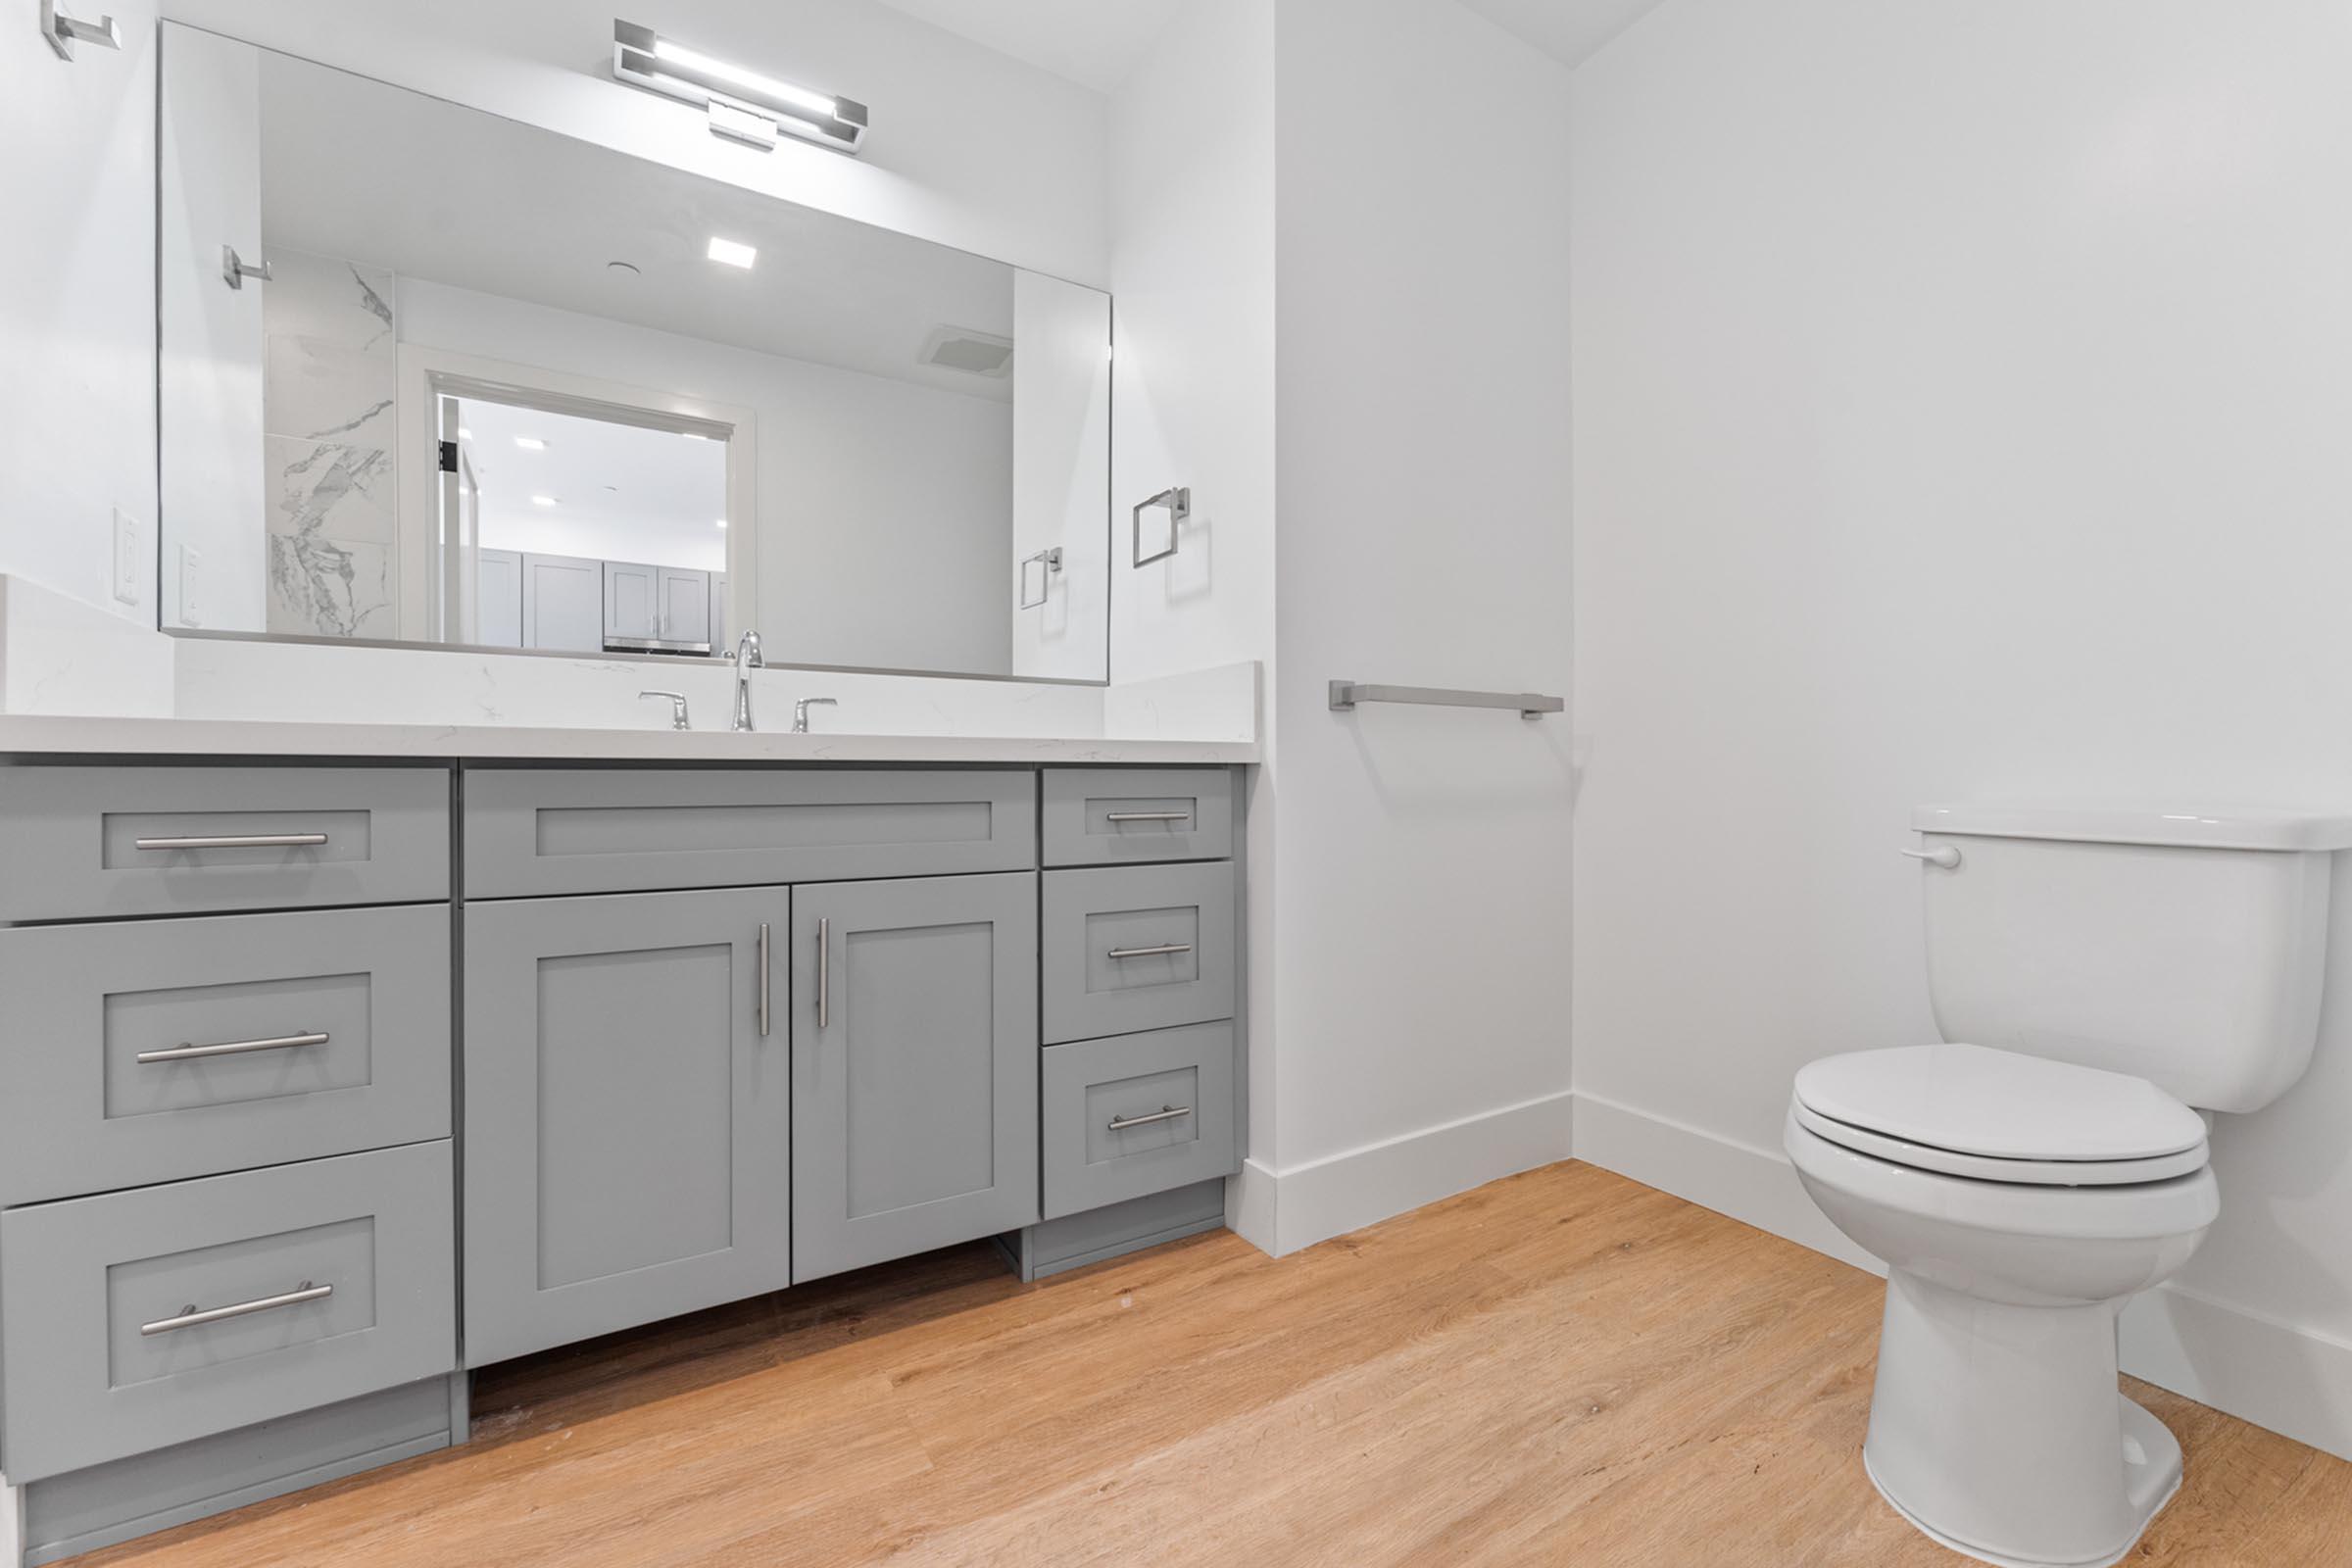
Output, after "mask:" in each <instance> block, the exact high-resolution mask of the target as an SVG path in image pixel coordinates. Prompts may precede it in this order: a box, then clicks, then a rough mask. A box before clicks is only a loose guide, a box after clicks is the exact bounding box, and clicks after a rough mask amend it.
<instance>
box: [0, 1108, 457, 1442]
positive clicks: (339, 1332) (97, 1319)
mask: <svg viewBox="0 0 2352 1568" xmlns="http://www.w3.org/2000/svg"><path fill="white" fill-rule="evenodd" d="M453 1232H454V1222H453V1217H452V1207H451V1188H450V1146H449V1145H448V1143H446V1142H435V1143H429V1144H413V1145H410V1146H409V1147H407V1148H404V1149H386V1150H378V1151H376V1152H372V1153H367V1154H345V1155H343V1156H341V1157H340V1158H336V1159H321V1160H312V1161H309V1162H306V1163H303V1164H299V1165H280V1166H276V1167H274V1168H272V1169H270V1170H257V1171H246V1172H243V1173H241V1174H239V1175H235V1176H211V1177H206V1178H204V1179H203V1180H201V1181H192V1182H175V1183H173V1184H172V1185H171V1186H168V1187H148V1188H142V1189H138V1190H136V1191H132V1192H124V1193H111V1194H108V1195H107V1196H105V1197H102V1198H80V1199H73V1200H71V1201H66V1202H61V1203H43V1204H38V1205H35V1206H33V1207H30V1208H15V1209H10V1210H8V1211H6V1212H5V1213H0V1321H5V1323H6V1324H7V1337H6V1343H5V1347H0V1377H4V1379H5V1381H4V1382H0V1388H4V1389H5V1392H6V1404H7V1408H6V1418H5V1427H4V1429H0V1457H4V1458H5V1461H6V1463H7V1465H8V1477H9V1479H10V1480H11V1481H15V1482H19V1483H23V1482H25V1481H33V1480H38V1479H39V1478H41V1477H44V1476H53V1475H60V1474H63V1473H64V1472H66V1471H69V1470H78V1469H81V1468H82V1467H84V1466H86V1465H92V1464H98V1463H101V1462H103V1461H105V1460H108V1459H116V1458H121V1457H122V1456H123V1455H124V1454H130V1453H142V1452H145V1451H147V1450H149V1449H153V1448H161V1447H165V1446H170V1445H172V1444H174V1443H184V1442H187V1441H188V1440H189V1439H192V1438H198V1437H203V1436H205V1435H206V1434H208V1433H214V1432H226V1431H229V1430H232V1429H234V1428H237V1427H244V1426H250V1425H252V1424H253V1423H254V1422H257V1421H267V1420H269V1419H270V1418H272V1417H274V1416H281V1415H286V1414H288V1413H290V1412H292V1411H296V1410H306V1409H309V1408H311V1407H312V1406H314V1405H320V1404H329V1403H332V1402H333V1401H335V1400H337V1399H347V1398H350V1397H353V1396H355V1395H360V1394H366V1393H368V1392H369V1391H371V1390H375V1389H385V1388H391V1387H393V1386H395V1385H397V1384H402V1383H410V1382H414V1381H415V1380H417V1379H418V1378H425V1377H431V1376H434V1375H435V1374H437V1373H443V1372H448V1371H451V1370H453V1369H454V1368H455V1367H456V1365H457V1309H456V1288H455V1278H454V1275H455V1258H454V1247H455V1237H454V1234H453ZM306 1285H307V1286H308V1288H309V1289H311V1290H313V1291H316V1290H319V1289H320V1288H324V1287H331V1288H332V1289H331V1294H328V1295H326V1296H324V1297H323V1298H319V1299H308V1300H300V1301H295V1302H291V1303H287V1304H283V1305H273V1306H264V1307H262V1308H261V1309H260V1310H256V1311H252V1312H248V1313H244V1314H241V1315H235V1316H228V1317H224V1318H221V1319H220V1320H218V1321H213V1322H207V1323H199V1324H195V1325H191V1326H187V1327H181V1328H173V1329H170V1330H167V1331H165V1332H160V1333H154V1334H148V1333H142V1332H141V1329H142V1326H143V1325H148V1324H158V1323H163V1322H167V1321H169V1320H171V1319H173V1318H177V1317H180V1316H183V1315H184V1314H185V1313H186V1312H187V1310H188V1309H190V1308H193V1309H195V1310H197V1311H208V1310H212V1309H216V1308H220V1307H227V1306H244V1305H247V1304H250V1303H259V1302H269V1301H271V1300H273V1299H278V1298H281V1297H284V1296H288V1295H293V1294H295V1293H297V1292H299V1291H301V1290H302V1289H304V1288H305V1287H306Z"/></svg>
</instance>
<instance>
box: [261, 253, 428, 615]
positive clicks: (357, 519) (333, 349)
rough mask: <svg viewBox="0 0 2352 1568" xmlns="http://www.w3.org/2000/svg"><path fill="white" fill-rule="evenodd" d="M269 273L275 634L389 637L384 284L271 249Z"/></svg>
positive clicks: (392, 363)
mask: <svg viewBox="0 0 2352 1568" xmlns="http://www.w3.org/2000/svg"><path fill="white" fill-rule="evenodd" d="M270 270H271V272H272V274H273V275H272V276H271V278H270V282H269V284H268V285H267V288H268V293H267V294H266V295H265V296H264V308H263V317H262V320H263V326H264V330H265V331H266V332H267V334H268V336H269V353H268V360H267V370H266V375H265V379H264V383H263V395H262V417H263V424H264V427H265V428H266V429H267V430H268V432H269V435H268V438H267V440H266V441H265V442H264V446H265V448H266V453H267V459H268V462H267V466H266V473H267V478H268V483H269V490H270V516H269V526H270V630H271V631H273V632H300V633H305V634H308V635H312V636H325V637H393V636H397V635H399V622H400V606H399V594H400V587H399V578H398V574H397V572H396V571H395V569H394V556H393V547H394V543H395V538H394V532H393V527H394V523H393V517H394V514H393V508H392V453H393V445H394V443H393V428H394V423H395V418H396V416H395V411H394V402H395V399H396V397H397V393H398V386H399V365H398V361H397V359H396V356H395V348H394V345H395V342H396V340H397V339H396V334H395V332H394V329H393V321H392V274H391V273H390V272H388V271H385V270H381V269H378V268H369V267H360V266H355V265H354V264H352V263H349V262H344V261H339V260H337V259H335V258H333V257H328V256H313V255H309V254H306V253H304V252H301V251H288V250H279V249H275V248H272V249H271V250H270Z"/></svg>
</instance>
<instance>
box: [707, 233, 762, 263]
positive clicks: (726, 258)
mask: <svg viewBox="0 0 2352 1568" xmlns="http://www.w3.org/2000/svg"><path fill="white" fill-rule="evenodd" d="M704 254H705V255H707V256H709V257H710V258H711V260H712V261H714V262H724V263H725V264H726V265H727V266H729V267H741V268H744V269H747V270H748V269H749V268H750V267H751V265H752V264H753V263H754V262H756V261H758V260H759V259H760V247H759V246H757V245H746V244H744V243H743V241H741V240H736V239H720V238H719V237H718V236H717V235H716V234H713V235H711V248H710V249H709V250H708V251H706V252H704Z"/></svg>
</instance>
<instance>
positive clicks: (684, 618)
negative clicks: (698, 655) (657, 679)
mask: <svg viewBox="0 0 2352 1568" xmlns="http://www.w3.org/2000/svg"><path fill="white" fill-rule="evenodd" d="M654 570H655V575H656V580H657V586H658V587H659V589H660V593H659V595H658V601H659V605H660V609H661V621H660V625H661V630H660V631H658V632H657V633H656V634H655V635H657V636H659V637H660V638H661V639H662V641H663V642H665V643H707V642H709V641H710V640H711V574H710V573H709V572H707V571H687V570H685V569H683V568H681V567H678V566H657V567H655V568H654Z"/></svg>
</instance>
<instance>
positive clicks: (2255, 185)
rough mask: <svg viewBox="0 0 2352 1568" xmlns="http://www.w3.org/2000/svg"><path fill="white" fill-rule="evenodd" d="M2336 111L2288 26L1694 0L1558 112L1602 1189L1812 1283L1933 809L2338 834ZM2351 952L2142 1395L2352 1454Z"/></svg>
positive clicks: (2280, 9) (2327, 74)
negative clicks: (1734, 1232) (1663, 1203)
mask: <svg viewBox="0 0 2352 1568" xmlns="http://www.w3.org/2000/svg"><path fill="white" fill-rule="evenodd" d="M2347 78H2352V13H2347V12H2346V11H2345V9H2344V8H2343V7H2342V6H2340V5H2334V4H2322V3H2300V0H2279V3H2274V4H2268V5H2262V6H2215V5H2211V4H2206V3H2203V0H2074V3H2072V4H2069V5H2064V6H2050V5H2043V4H2034V3H2030V0H1987V3H1984V4H1978V5H1971V6H1952V5H1945V4H1936V3H1932V0H1783V3H1781V4H1777V5H1773V6H1756V5H1752V4H1748V3H1745V0H1672V3H1670V4H1668V5H1667V6H1665V7H1664V8H1663V9H1662V10H1660V11H1659V12H1657V13H1655V14H1654V15H1652V16H1651V17H1649V18H1648V19H1646V20H1644V21H1643V22H1642V23H1640V24H1637V25H1635V26H1634V27H1633V28H1632V29H1631V30H1630V31H1629V32H1628V33H1627V34H1626V35H1625V36H1624V37H1622V38H1620V39H1619V40H1618V41H1617V42H1615V43H1614V44H1612V45H1611V46H1610V47H1609V48H1607V49H1605V50H1604V51H1602V52H1601V53H1600V54H1599V55H1597V56H1596V57H1594V58H1593V60H1592V61H1591V62H1590V63H1589V64H1588V65H1586V66H1585V67H1584V68H1583V69H1582V70H1580V71H1579V72H1578V73H1577V75H1576V94H1575V96H1576V124H1575V131H1576V135H1575V148H1576V157H1575V178H1574V187H1575V192H1576V215H1575V240H1574V244H1575V260H1576V269H1575V275H1574V285H1573V286H1574V301H1575V310H1576V318H1577V323H1578V329H1577V341H1576V354H1575V359H1576V374H1577V383H1578V384H1577V416H1576V443H1577V474H1576V510H1577V531H1578V541H1577V551H1578V559H1577V588H1578V593H1577V621H1578V632H1577V636H1578V648H1577V652H1578V689H1577V707H1578V723H1579V728H1580V729H1583V730H1587V731H1589V732H1590V733H1591V735H1592V737H1593V760H1592V765H1591V769H1590V777H1589V781H1588V783H1587V786H1586V788H1585V791H1584V794H1583V798H1582V800H1581V802H1580V805H1579V807H1578V814H1579V818H1580V820H1579V823H1578V845H1577V898H1576V922H1577V932H1578V944H1577V952H1576V975H1575V986H1574V994H1575V999H1576V1003H1575V1008H1576V1012H1575V1025H1576V1054H1577V1073H1576V1076H1577V1089H1578V1097H1579V1128H1578V1149H1579V1152H1580V1153H1586V1154H1590V1155H1596V1156H1598V1157H1603V1158H1607V1159H1609V1160H1610V1161H1611V1162H1612V1163H1618V1164H1620V1165H1621V1166H1623V1167H1624V1168H1628V1169H1632V1170H1634V1171H1635V1173H1636V1174H1640V1175H1642V1176H1643V1177H1644V1179H1648V1180H1653V1181H1656V1182H1658V1183H1659V1184H1660V1185H1665V1186H1669V1187H1675V1188H1677V1190H1681V1191H1685V1192H1687V1193H1689V1194H1690V1195H1691V1196H1694V1197H1698V1198H1700V1199H1701V1200H1702V1201H1710V1202H1713V1203H1715V1204H1716V1206H1719V1207H1725V1208H1728V1209H1730V1210H1731V1211H1733V1212H1735V1213H1741V1214H1743V1216H1744V1217H1748V1218H1751V1219H1753V1220H1755V1221H1757V1222H1758V1223H1763V1224H1767V1225H1772V1226H1774V1227H1775V1228H1779V1229H1782V1230H1784V1231H1793V1232H1798V1233H1800V1234H1804V1235H1805V1236H1806V1237H1807V1238H1808V1239H1811V1240H1816V1241H1819V1240H1821V1239H1822V1237H1821V1233H1820V1229H1819V1228H1816V1227H1818V1221H1817V1220H1815V1219H1814V1218H1813V1217H1812V1216H1810V1215H1809V1213H1808V1212H1807V1207H1808V1206H1807V1205H1805V1204H1804V1203H1803V1200H1802V1197H1801V1194H1798V1193H1797V1192H1796V1190H1795V1188H1794V1183H1793V1180H1792V1179H1791V1178H1790V1177H1789V1174H1788V1172H1787V1170H1786V1167H1785V1165H1783V1164H1781V1163H1780V1162H1779V1153H1778V1151H1779V1147H1780V1131H1781V1122H1782V1117H1783V1114H1784V1110H1785V1107H1786V1105H1787V1103H1788V1097H1789V1079H1790V1076H1791V1075H1792V1074H1793V1073H1794V1071H1795V1070H1796V1068H1797V1067H1798V1066H1799V1065H1801V1064H1802V1063H1803V1062H1805V1061H1806V1060H1808V1059H1810V1058H1811V1057H1814V1056H1817V1055H1821V1054H1826V1053H1829V1052H1835V1051H1847V1050H1854V1049H1858V1048H1863V1047H1873V1046H1890V1045H1897V1044H1901V1043H1904V1042H1912V1041H1919V1040H1924V1039H1930V1038H1933V1025H1932V1022H1931V1019H1930V1015H1929V1011H1928V1005H1927V997H1926V991H1925V977H1924V961H1923V957H1922V953H1921V930H1920V909H1919V891H1918V885H1917V872H1916V869H1915V868H1914V867H1913V866H1912V865H1911V863H1910V862H1908V861H1905V860H1903V859H1901V858H1899V857H1897V856H1896V854H1895V851H1896V850H1897V849H1898V848H1900V847H1901V846H1902V845H1903V844H1905V843H1906V842H1908V840H1907V838H1906V834H1905V824H1906V813H1907V811H1908V809H1909V808H1910V807H1911V806H1912V804H1913V803H1915V802H1918V801H1922V800H1925V799H1929V798H1931V797H1942V796H1957V797H1967V796H1972V795H1998V794H2033V793H2056V794H2067V793H2090V794H2099V793H2128V794H2138V795H2147V794H2157V795H2177V796H2180V797H2182V798H2188V797H2208V798H2212V797H2218V798H2225V799H2248V800H2256V801H2284V802H2294V801H2315V802H2323V803H2327V802H2331V803H2335V804H2337V805H2339V806H2340V805H2341V804H2342V803H2343V802H2344V801H2345V800H2346V799H2347V797H2348V795H2352V727H2347V726H2346V725H2345V724H2344V723H2342V722H2341V721H2340V717H2341V714H2342V713H2343V712H2344V711H2347V710H2348V709H2352V622H2348V621H2347V620H2346V617H2345V615H2344V613H2343V606H2342V602H2343V597H2344V585H2345V583H2346V582H2347V581H2352V464H2348V463H2347V462H2346V460H2345V450H2346V447H2345V432H2346V431H2347V430H2352V290H2347V288H2346V286H2345V279H2346V278H2347V277H2352V204H2348V203H2347V202H2346V201H2345V200H2344V199H2343V193H2344V192H2345V191H2347V190H2352V96H2347V95H2346V93H2345V92H2344V90H2343V83H2344V82H2345V80H2346V79H2347ZM1288 520H1289V519H1288V518H1286V523H1287V522H1288ZM1286 827H1287V824H1286ZM2337 880H2338V886H2337V888H2336V897H2337V901H2338V903H2337V907H2338V909H2339V911H2340V910H2352V873H2348V874H2346V875H2339V877H2338V879H2337ZM2337 933H2338V936H2337V940H2336V943H2335V953H2334V957H2333V959H2332V963H2331V974H2330V977H2329V987H2330V1004H2329V1005H2328V1008H2327V1017H2326V1020H2325V1023H2324V1026H2323V1036H2322V1039H2321V1042H2320V1048H2319V1053H2318V1056H2317V1059H2316V1061H2315V1063H2314V1066H2313V1068H2312V1072H2311V1075H2310V1077H2309V1078H2308V1079H2306V1080H2305V1081H2304V1083H2303V1084H2301V1085H2300V1086H2299V1087H2298V1088H2297V1089H2296V1090H2295V1091H2293V1092H2292V1093H2291V1094H2290V1095H2289V1096H2288V1097H2287V1098H2286V1099H2285V1100H2284V1101H2282V1102H2281V1103H2279V1104H2278V1105H2277V1106H2275V1107H2274V1108H2272V1109H2271V1110H2269V1111H2267V1112H2264V1113H2263V1114H2260V1115H2257V1116H2251V1117H2244V1118H2224V1119H2223V1122H2222V1124H2221V1125H2220V1126H2219V1127H2218V1128H2217V1130H2216V1133H2215V1140H2214V1141H2215V1157H2214V1163H2215V1169H2216V1172H2217V1174H2218V1175H2219V1177H2220V1180H2221V1186H2222V1194H2223V1200H2222V1201H2223V1212H2222V1218H2221V1221H2220V1223H2219V1224H2218V1225H2217V1226H2216V1228H2215V1230H2214V1232H2213V1233H2212V1235H2211V1236H2210V1238H2209V1239H2208V1240H2207V1242H2206V1244H2205V1248H2204V1250H2203V1251H2202V1252H2201V1253H2200V1254H2199V1255H2198V1257H2197V1258H2196V1259H2195V1260H2194V1261H2192V1262H2191V1264H2190V1265H2189V1266H2188V1268H2187V1269H2186V1270H2184V1271H2183V1273H2182V1274H2181V1276H2180V1283H2179V1286H2178V1288H2177V1289H2175V1290H2173V1291H2169V1292H2165V1293H2160V1294H2159V1295H2158V1296H2157V1297H2156V1298H2154V1299H2151V1300H2149V1301H2147V1302H2146V1303H2144V1304H2143V1305H2141V1306H2138V1307H2135V1308H2133V1309H2132V1311H2131V1313H2130V1314H2129V1315H2128V1317H2127V1324H2126V1331H2125V1348H2126V1361H2127V1365H2128V1366H2130V1367H2131V1369H2133V1370H2136V1371H2139V1372H2142V1373H2145V1374H2148V1375H2151V1376H2154V1377H2156V1378H2157V1379H2158V1381H2161V1382H2164V1383H2167V1384H2169V1385H2171V1386H2173V1387H2175V1388H2179V1389H2180V1390H2183V1391H2184V1392H2187V1393H2189V1394H2191V1395H2193V1396H2195V1397H2200V1398H2204V1399H2207V1400H2209V1401H2210V1402H2213V1403H2216V1404H2219V1405H2221V1406H2223V1407H2224V1408H2227V1409H2231V1410H2235V1411H2237V1412H2238V1413H2240V1414H2245V1415H2248V1416H2251V1417H2253V1418H2254V1419H2256V1420H2258V1421H2261V1422H2264V1423H2265V1424H2267V1425H2272V1426H2275V1427H2278V1428H2279V1429H2280V1430H2284V1431H2287V1432H2290V1433H2292V1434H2294V1435H2296V1436H2298V1437H2303V1438H2306V1439H2308V1440H2310V1441H2312V1442H2315V1443H2319V1444H2321V1445H2322V1446H2327V1447H2329V1448H2331V1449H2333V1450H2334V1451H2336V1452H2338V1453H2352V1251H2347V1250H2346V1248H2345V1246H2344V1238H2345V1236H2346V1235H2347V1233H2348V1227H2352V1139H2347V1136H2346V1134H2345V1131H2344V1129H2345V1128H2346V1126H2347V1125H2352V918H2344V919H2342V920H2340V921H2339V924H2338V926H2337ZM1588 1111H1591V1112H1592V1117H1593V1130H1594V1132H1595V1134H1596V1135H1605V1137H1603V1136H1595V1137H1593V1138H1588V1136H1587V1122H1586V1116H1587V1112H1588Z"/></svg>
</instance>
